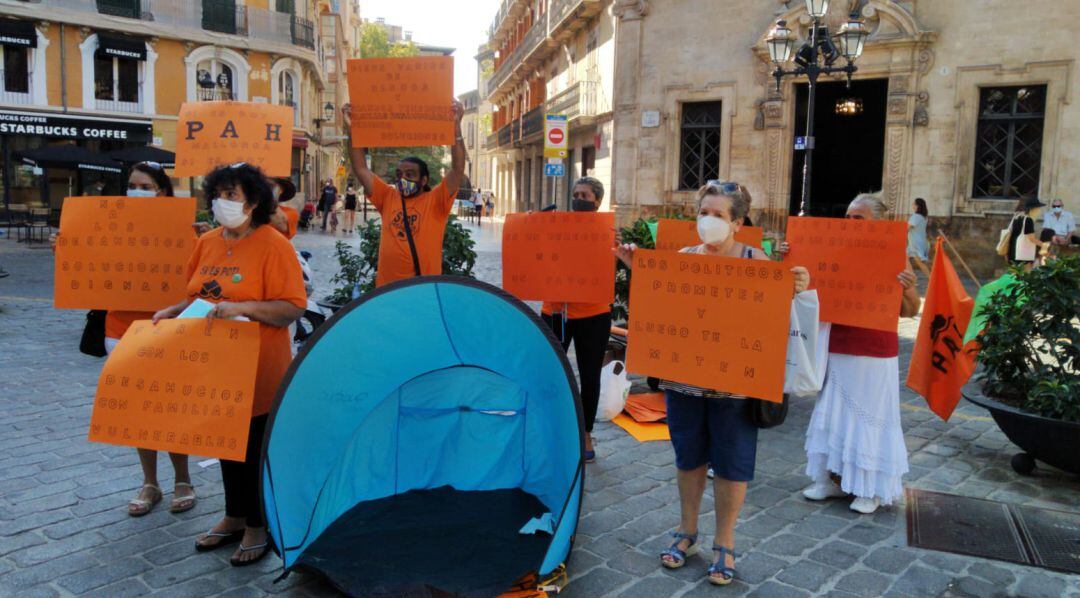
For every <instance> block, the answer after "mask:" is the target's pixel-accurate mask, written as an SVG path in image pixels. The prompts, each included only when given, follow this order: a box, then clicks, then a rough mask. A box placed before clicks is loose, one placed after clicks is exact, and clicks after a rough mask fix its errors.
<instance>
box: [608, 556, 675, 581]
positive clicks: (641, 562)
mask: <svg viewBox="0 0 1080 598" xmlns="http://www.w3.org/2000/svg"><path fill="white" fill-rule="evenodd" d="M607 566H608V567H609V568H611V569H614V570H616V571H621V572H623V573H627V574H629V575H632V576H634V577H646V576H648V575H649V574H651V573H655V572H656V571H657V570H658V569H659V568H660V567H662V565H661V564H660V559H659V558H657V557H656V556H655V555H651V554H645V553H642V552H640V551H637V550H627V551H624V552H622V553H620V554H617V555H615V556H613V557H611V558H609V559H608V560H607Z"/></svg>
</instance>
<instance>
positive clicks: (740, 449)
mask: <svg viewBox="0 0 1080 598" xmlns="http://www.w3.org/2000/svg"><path fill="white" fill-rule="evenodd" d="M664 398H665V400H666V401H667V423H668V429H669V430H670V431H671V444H672V446H673V447H675V467H678V468H679V469H681V470H683V471H691V470H694V469H697V468H699V467H701V466H702V465H705V464H706V463H708V464H709V465H711V466H712V468H713V471H714V472H716V475H717V476H718V477H721V478H723V479H725V480H731V481H733V482H749V481H750V480H752V479H754V462H755V461H756V459H757V434H758V427H757V426H755V425H754V422H753V420H751V419H750V401H749V400H745V399H707V398H703V397H694V396H689V395H684V394H682V393H680V392H677V391H673V390H665V391H664Z"/></svg>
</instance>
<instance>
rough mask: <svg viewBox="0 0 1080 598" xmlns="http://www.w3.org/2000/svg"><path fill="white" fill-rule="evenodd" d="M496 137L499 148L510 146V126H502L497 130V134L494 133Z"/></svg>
mask: <svg viewBox="0 0 1080 598" xmlns="http://www.w3.org/2000/svg"><path fill="white" fill-rule="evenodd" d="M496 135H498V142H499V143H498V146H499V147H506V146H508V145H510V141H511V139H512V135H511V134H510V125H505V126H503V127H502V128H501V129H499V132H498V133H496ZM493 147H494V146H493Z"/></svg>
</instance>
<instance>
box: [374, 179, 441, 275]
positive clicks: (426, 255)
mask: <svg viewBox="0 0 1080 598" xmlns="http://www.w3.org/2000/svg"><path fill="white" fill-rule="evenodd" d="M371 191H372V193H371V203H372V205H374V206H375V209H376V210H379V215H380V216H381V217H382V222H383V225H382V238H381V239H379V265H378V272H377V273H376V275H375V286H377V287H381V286H383V285H386V284H390V283H391V282H395V281H398V280H401V279H403V278H410V277H412V276H415V275H416V269H415V268H413V260H412V252H411V251H410V249H409V239H408V238H407V237H406V236H405V226H404V224H403V221H402V215H401V193H400V192H399V191H398V190H397V188H396V187H393V186H390V185H387V184H386V183H385V182H383V180H382V179H380V178H379V177H374V183H373V184H372V190H371ZM455 193H457V190H454V191H451V190H450V189H447V188H446V182H445V181H443V182H442V183H439V185H438V186H437V187H435V188H434V189H432V190H431V191H427V192H425V193H421V194H420V195H417V196H415V197H409V198H406V199H405V207H406V209H407V210H408V211H409V228H410V229H411V230H412V235H413V240H414V241H415V243H416V253H417V254H418V256H419V259H420V273H421V274H424V275H429V274H442V245H443V233H444V232H446V221H447V220H448V219H449V218H450V208H452V207H453V205H454V194H455Z"/></svg>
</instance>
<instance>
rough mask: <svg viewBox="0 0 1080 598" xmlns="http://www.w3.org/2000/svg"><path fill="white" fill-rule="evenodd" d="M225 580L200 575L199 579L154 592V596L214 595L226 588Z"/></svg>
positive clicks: (156, 597) (181, 597) (185, 597)
mask: <svg viewBox="0 0 1080 598" xmlns="http://www.w3.org/2000/svg"><path fill="white" fill-rule="evenodd" d="M223 581H224V580H218V579H214V578H212V577H200V578H199V579H193V580H191V581H187V582H184V583H181V584H179V585H175V586H172V585H171V586H169V587H168V588H166V589H164V590H162V591H160V592H154V596H155V598H171V597H173V596H175V597H176V598H188V597H190V596H212V595H214V594H217V593H219V592H221V591H222V590H224V589H225V588H226V586H225V584H224V583H223Z"/></svg>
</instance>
